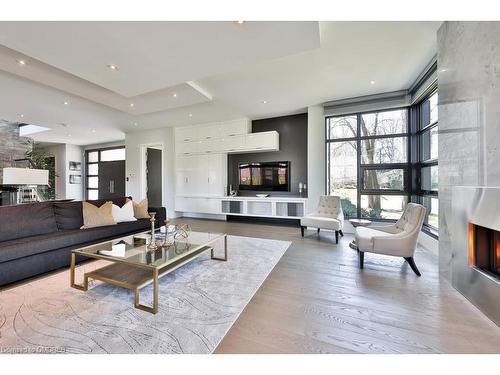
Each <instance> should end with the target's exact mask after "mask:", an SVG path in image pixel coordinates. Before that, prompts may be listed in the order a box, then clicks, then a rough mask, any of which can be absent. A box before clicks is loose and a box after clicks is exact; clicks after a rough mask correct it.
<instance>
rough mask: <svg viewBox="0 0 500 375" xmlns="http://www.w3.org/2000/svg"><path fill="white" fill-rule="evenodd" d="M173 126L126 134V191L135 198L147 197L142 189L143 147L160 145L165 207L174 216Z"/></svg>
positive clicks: (143, 174) (169, 214) (170, 215)
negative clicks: (161, 148)
mask: <svg viewBox="0 0 500 375" xmlns="http://www.w3.org/2000/svg"><path fill="white" fill-rule="evenodd" d="M173 138H174V132H173V128H162V129H152V130H143V131H137V132H132V133H127V134H125V150H126V163H125V164H126V168H125V169H126V177H127V178H128V181H127V182H126V193H127V195H130V196H131V197H132V198H133V199H134V200H140V199H143V198H146V195H145V192H144V191H142V190H143V189H141V178H144V176H145V173H146V171H145V170H144V168H143V167H142V161H143V156H142V155H141V154H142V152H141V150H142V147H143V146H147V145H159V144H161V145H162V147H163V153H162V156H163V158H162V168H163V207H166V209H167V212H168V216H169V217H174V215H175V211H174V200H175V169H174V167H175V160H174V158H175V152H174V139H173Z"/></svg>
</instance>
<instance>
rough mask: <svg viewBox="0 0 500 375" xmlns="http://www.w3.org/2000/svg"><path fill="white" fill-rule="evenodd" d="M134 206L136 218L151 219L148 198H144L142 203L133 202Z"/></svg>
mask: <svg viewBox="0 0 500 375" xmlns="http://www.w3.org/2000/svg"><path fill="white" fill-rule="evenodd" d="M132 204H133V206H134V217H135V218H136V219H149V218H150V216H149V213H148V198H144V199H143V200H142V201H140V202H134V201H132Z"/></svg>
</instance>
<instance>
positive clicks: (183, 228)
mask: <svg viewBox="0 0 500 375" xmlns="http://www.w3.org/2000/svg"><path fill="white" fill-rule="evenodd" d="M190 233H191V227H190V226H189V225H188V224H180V225H176V226H175V232H174V238H175V239H176V240H177V239H180V238H182V239H187V238H188V237H189V234H190Z"/></svg>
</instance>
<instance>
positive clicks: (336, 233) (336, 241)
mask: <svg viewBox="0 0 500 375" xmlns="http://www.w3.org/2000/svg"><path fill="white" fill-rule="evenodd" d="M335 243H336V244H338V243H339V231H338V230H336V231H335Z"/></svg>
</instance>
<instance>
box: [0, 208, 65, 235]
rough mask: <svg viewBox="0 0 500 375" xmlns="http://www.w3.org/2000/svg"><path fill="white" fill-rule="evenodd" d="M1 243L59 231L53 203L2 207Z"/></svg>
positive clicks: (0, 209) (0, 219)
mask: <svg viewBox="0 0 500 375" xmlns="http://www.w3.org/2000/svg"><path fill="white" fill-rule="evenodd" d="M0 223H1V226H0V242H3V241H9V240H13V239H17V238H23V237H29V236H36V235H40V234H45V233H50V232H55V231H57V224H56V218H55V215H54V208H53V203H52V202H43V203H29V204H19V205H16V206H4V207H0Z"/></svg>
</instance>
